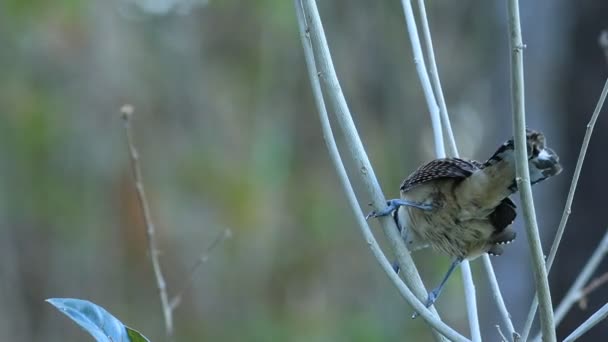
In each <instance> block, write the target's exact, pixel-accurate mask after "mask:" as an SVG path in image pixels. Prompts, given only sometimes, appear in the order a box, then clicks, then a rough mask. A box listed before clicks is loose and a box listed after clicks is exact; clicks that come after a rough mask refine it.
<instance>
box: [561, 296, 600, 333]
mask: <svg viewBox="0 0 608 342" xmlns="http://www.w3.org/2000/svg"><path fill="white" fill-rule="evenodd" d="M606 316H608V303H607V304H604V306H602V307H601V308H600V309H599V310H597V312H596V313H594V314H593V315H591V317H589V318H588V319H587V320H586V321H585V322H584V323H583V324H581V325H580V326H579V327H578V328H576V330H574V331H573V332H572V333H571V334H570V335H568V337H566V338H565V339H564V342H572V341H574V340H576V339H578V338H579V337H581V336H582V335H583V334H584V333H586V332H587V331H589V329H591V328H593V327H594V326H596V325H597V324H598V323H599V322H601V321H602V320H603V319H604V318H606Z"/></svg>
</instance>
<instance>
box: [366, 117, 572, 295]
mask: <svg viewBox="0 0 608 342" xmlns="http://www.w3.org/2000/svg"><path fill="white" fill-rule="evenodd" d="M526 140H527V153H528V167H529V169H530V182H531V183H532V184H533V185H534V184H536V183H539V182H541V181H543V180H545V179H547V178H549V177H552V176H555V175H557V174H559V173H560V172H561V171H562V167H561V165H560V163H559V157H558V156H557V154H555V152H553V150H552V149H550V148H549V147H547V146H546V145H545V136H544V135H543V134H542V133H540V132H537V131H533V130H530V129H528V130H527V132H526ZM400 190H401V198H400V199H393V200H389V201H388V202H387V205H388V208H387V209H385V210H383V211H380V212H371V213H370V214H369V215H368V216H367V218H369V217H378V216H386V215H389V214H392V215H393V217H394V218H395V221H396V223H397V227H399V229H400V230H401V234H402V236H403V238H404V240H405V241H406V244H407V246H408V248H409V249H410V250H414V249H417V248H420V247H424V246H431V247H432V248H433V249H435V250H437V251H440V252H443V253H445V254H447V255H448V256H450V257H451V258H452V259H453V262H452V264H451V266H450V268H449V270H448V272H447V274H446V275H445V277H444V278H443V280H442V281H441V283H440V284H439V286H438V287H437V288H435V289H434V290H432V291H431V292H429V295H428V298H427V302H426V306H427V307H429V306H431V305H433V303H435V301H436V300H437V298H438V297H439V295H440V293H441V290H442V289H443V286H444V285H445V283H446V281H447V280H448V278H449V277H450V275H451V274H452V272H453V271H454V269H455V268H456V267H457V266H458V264H460V263H461V262H462V261H463V260H465V259H469V260H470V259H474V258H476V257H478V256H480V255H482V254H483V253H488V254H491V255H501V254H502V252H503V246H502V245H504V244H507V243H510V242H512V241H513V240H514V239H515V236H516V233H515V231H514V230H513V228H512V227H511V223H513V220H514V219H515V217H516V215H517V214H516V207H515V204H514V203H513V201H511V200H510V199H509V196H510V195H511V194H513V193H514V192H516V191H517V183H516V181H515V151H514V144H513V139H510V140H508V141H507V142H505V143H504V144H503V145H502V146H500V147H499V148H498V150H497V151H496V153H494V155H493V156H492V157H490V159H488V160H487V161H486V162H485V163H480V162H478V161H475V160H465V159H460V158H442V159H436V160H433V161H431V162H429V163H428V164H425V165H423V166H421V167H420V168H418V170H416V171H414V173H412V174H411V175H410V176H409V177H408V178H407V179H405V180H404V181H403V183H402V184H401V188H400ZM395 270H396V271H397V272H398V266H396V267H395Z"/></svg>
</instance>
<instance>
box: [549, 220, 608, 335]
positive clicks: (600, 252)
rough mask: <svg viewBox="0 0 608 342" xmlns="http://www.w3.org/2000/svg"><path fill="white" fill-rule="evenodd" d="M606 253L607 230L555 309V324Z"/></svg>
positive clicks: (572, 302)
mask: <svg viewBox="0 0 608 342" xmlns="http://www.w3.org/2000/svg"><path fill="white" fill-rule="evenodd" d="M606 253H608V231H606V233H605V234H604V237H603V238H602V241H601V242H600V244H599V245H598V246H597V248H596V249H595V251H594V252H593V255H592V256H591V258H589V261H587V264H586V265H585V267H583V270H582V271H581V273H580V274H579V275H578V277H577V278H576V280H575V281H574V283H573V284H572V286H571V287H570V289H569V290H568V292H566V295H565V296H564V299H562V301H561V303H559V305H558V306H557V309H555V325H559V323H560V322H561V321H562V319H564V317H565V316H566V314H567V313H568V311H569V310H570V308H571V307H572V305H574V303H576V302H577V301H578V299H579V298H580V296H581V291H582V289H583V288H584V287H585V284H587V282H588V281H589V279H591V276H593V274H594V273H595V270H596V269H597V268H598V266H599V265H600V263H601V262H602V260H604V257H605V256H606Z"/></svg>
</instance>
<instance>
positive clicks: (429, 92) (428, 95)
mask: <svg viewBox="0 0 608 342" xmlns="http://www.w3.org/2000/svg"><path fill="white" fill-rule="evenodd" d="M401 4H402V5H403V12H404V14H405V23H406V26H407V32H408V34H409V37H410V42H411V43H412V52H413V53H414V65H416V72H417V73H418V78H419V79H420V84H421V85H422V91H423V93H424V99H425V100H426V105H427V107H428V108H429V114H430V115H431V125H432V126H433V133H434V134H433V136H434V138H435V155H436V156H437V158H443V157H445V146H444V144H443V130H442V129H441V118H440V116H439V107H438V106H437V101H436V100H435V95H434V94H433V87H432V86H431V81H430V79H429V75H428V72H427V70H426V65H425V63H424V56H423V55H422V46H421V45H420V38H419V37H418V29H417V28H416V20H415V19H414V12H413V10H412V4H411V3H410V0H402V1H401ZM437 132H439V133H440V134H437Z"/></svg>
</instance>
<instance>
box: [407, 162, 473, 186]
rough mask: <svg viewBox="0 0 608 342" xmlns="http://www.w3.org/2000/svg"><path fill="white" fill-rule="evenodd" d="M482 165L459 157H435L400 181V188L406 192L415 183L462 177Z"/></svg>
mask: <svg viewBox="0 0 608 342" xmlns="http://www.w3.org/2000/svg"><path fill="white" fill-rule="evenodd" d="M482 167H483V164H482V163H480V162H478V161H475V160H464V159H460V158H442V159H435V160H433V161H431V162H429V163H427V164H425V165H423V166H421V167H419V168H418V170H416V171H414V173H412V174H411V175H410V176H409V177H407V178H406V179H405V180H404V181H403V183H401V188H400V189H401V191H403V192H407V191H408V190H410V189H412V188H413V187H415V186H417V185H420V184H423V183H427V182H430V181H434V180H437V179H444V178H454V179H464V178H466V177H468V176H470V175H471V174H472V173H473V172H475V171H476V170H479V169H480V168H482Z"/></svg>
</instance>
